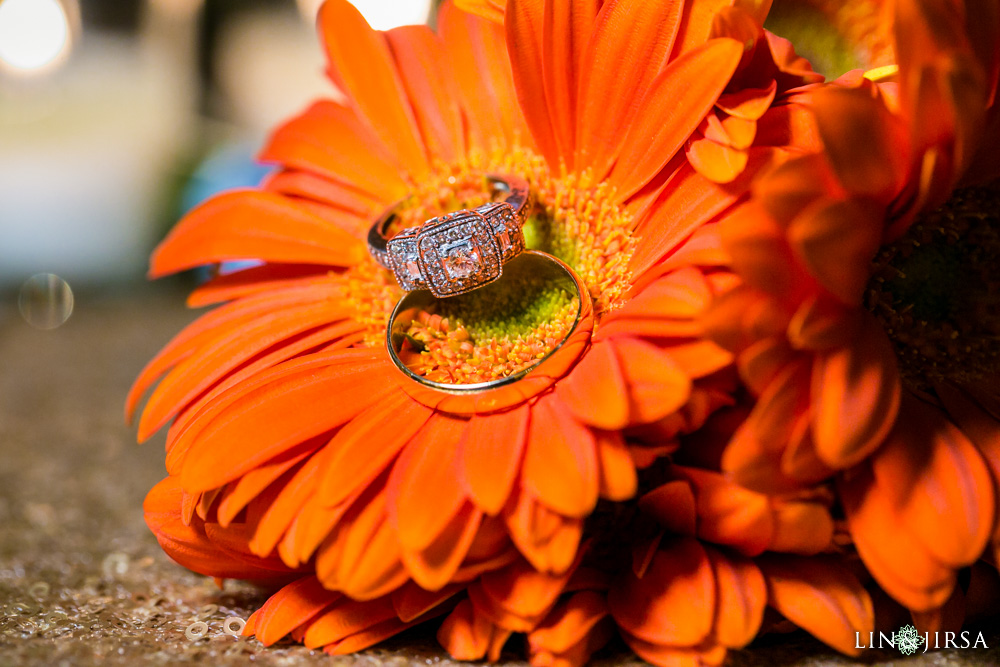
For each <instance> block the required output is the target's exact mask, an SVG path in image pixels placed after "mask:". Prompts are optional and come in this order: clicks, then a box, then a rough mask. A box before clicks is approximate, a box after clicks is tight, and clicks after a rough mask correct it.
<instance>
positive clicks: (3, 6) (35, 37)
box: [0, 0, 70, 72]
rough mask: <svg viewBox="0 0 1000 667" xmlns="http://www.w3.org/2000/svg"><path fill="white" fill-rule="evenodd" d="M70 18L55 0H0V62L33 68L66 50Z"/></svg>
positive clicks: (43, 65)
mask: <svg viewBox="0 0 1000 667" xmlns="http://www.w3.org/2000/svg"><path fill="white" fill-rule="evenodd" d="M69 47H70V22H69V17H68V16H67V14H66V10H65V9H64V8H63V6H62V4H61V3H60V2H59V0H0V63H2V64H4V65H7V66H8V67H9V68H12V69H14V70H21V71H24V72H35V71H38V70H44V69H47V68H49V67H52V66H54V65H56V64H58V63H59V62H60V61H61V60H62V59H63V58H64V56H65V55H66V53H67V52H68V51H69Z"/></svg>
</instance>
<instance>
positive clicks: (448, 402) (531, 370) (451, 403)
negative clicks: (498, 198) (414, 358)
mask: <svg viewBox="0 0 1000 667" xmlns="http://www.w3.org/2000/svg"><path fill="white" fill-rule="evenodd" d="M507 269H508V271H507V274H506V277H505V279H509V280H512V281H516V280H517V279H518V277H519V276H526V275H530V276H534V277H541V278H542V279H544V280H546V281H551V282H550V284H562V285H565V287H566V289H567V291H569V292H570V293H571V294H573V295H575V297H576V298H577V303H578V304H579V308H578V309H577V312H576V318H575V320H574V322H573V325H572V326H571V327H570V330H569V333H567V334H566V336H565V337H564V338H563V340H562V341H561V342H560V343H559V344H558V345H556V346H555V347H554V348H552V349H551V350H550V351H549V352H548V353H547V354H546V355H545V356H544V357H543V358H542V359H539V360H538V361H537V362H536V363H535V364H534V365H533V366H529V367H528V368H524V369H522V370H520V371H518V372H516V373H513V374H511V375H508V376H506V377H502V378H498V379H496V380H490V381H487V382H477V383H475V384H447V383H442V382H435V381H433V380H428V379H427V378H425V377H423V376H422V375H419V374H418V373H416V372H414V371H413V369H411V368H410V367H409V366H407V365H406V364H405V363H404V362H403V360H402V359H401V358H400V356H399V351H400V349H401V348H402V346H403V344H404V342H405V341H406V340H408V337H407V335H406V329H407V327H408V326H409V325H410V323H411V322H412V321H413V320H414V318H415V317H416V315H417V313H419V312H420V311H421V310H424V309H425V308H426V307H427V306H428V305H430V304H431V303H433V301H434V298H433V297H432V295H431V294H430V293H429V292H427V291H424V290H421V291H415V292H410V293H409V294H406V295H404V296H403V298H402V299H400V300H399V302H398V303H397V304H396V307H395V308H394V309H393V311H392V315H391V316H390V318H389V324H388V326H387V327H386V348H387V349H388V352H389V358H390V359H391V361H392V363H393V365H395V366H396V368H397V369H399V370H400V371H402V373H401V375H399V376H398V377H399V383H400V386H401V387H402V388H403V390H404V391H406V392H407V393H408V394H409V395H410V396H411V397H412V398H414V399H415V400H417V401H419V402H420V403H422V404H424V405H426V406H428V407H431V408H434V409H437V410H444V411H447V412H450V413H452V414H483V413H486V412H495V411H498V410H503V409H505V408H509V407H511V406H514V405H517V404H519V403H521V402H523V401H525V400H527V399H529V398H532V397H533V396H536V395H538V394H540V393H541V392H543V391H545V390H546V389H548V388H549V387H551V386H552V384H553V383H554V381H555V380H556V379H558V378H560V377H562V376H563V375H565V374H566V372H567V371H569V369H570V368H571V367H572V366H573V364H574V363H575V362H576V360H577V359H578V358H579V357H580V355H581V354H582V353H583V352H584V351H585V350H586V349H587V346H588V345H589V344H590V337H591V335H592V334H593V331H594V305H593V302H592V300H591V298H590V293H589V291H588V290H587V287H586V285H585V284H584V283H583V280H582V279H581V278H580V277H579V276H578V275H577V274H576V273H575V272H574V271H573V270H572V269H571V268H570V267H568V266H567V265H566V264H564V263H563V262H561V261H559V260H558V259H556V258H555V257H553V256H551V255H549V254H546V253H544V252H538V251H536V250H526V251H525V252H523V253H521V254H520V255H518V256H517V257H516V258H515V259H513V260H512V261H511V262H510V263H509V264H508V266H507Z"/></svg>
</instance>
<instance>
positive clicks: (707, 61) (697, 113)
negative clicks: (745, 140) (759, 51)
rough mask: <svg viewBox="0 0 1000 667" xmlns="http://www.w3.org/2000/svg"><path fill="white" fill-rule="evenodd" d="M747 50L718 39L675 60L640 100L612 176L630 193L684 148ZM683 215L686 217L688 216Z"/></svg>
mask: <svg viewBox="0 0 1000 667" xmlns="http://www.w3.org/2000/svg"><path fill="white" fill-rule="evenodd" d="M742 55H743V47H742V45H741V44H740V43H739V42H737V41H735V40H731V39H713V40H710V41H709V42H707V43H705V44H703V45H701V46H699V47H697V48H695V49H692V50H691V51H689V52H687V53H685V54H684V55H682V56H681V57H679V58H677V59H676V60H673V61H671V62H670V63H669V64H668V65H667V66H666V67H665V68H664V70H663V72H661V73H660V74H659V75H658V76H657V77H656V79H654V80H653V82H652V83H651V84H650V89H649V92H648V93H647V94H646V96H645V97H644V98H643V99H642V101H641V102H640V103H639V109H638V111H637V112H636V116H637V120H636V122H634V123H632V125H631V127H630V128H629V131H628V134H627V135H626V136H625V139H624V140H623V143H622V147H621V152H622V157H621V158H620V159H619V160H618V161H617V162H616V163H615V166H614V169H612V171H611V174H610V176H609V177H608V178H609V181H610V182H611V183H612V185H614V186H615V187H616V188H618V192H619V196H621V197H622V198H627V197H629V196H630V195H632V194H634V193H636V192H638V191H639V190H640V189H641V188H642V187H643V186H644V185H646V183H648V182H649V181H650V180H651V179H652V178H653V177H654V176H655V175H656V174H657V173H658V172H659V171H660V170H661V169H662V168H663V166H664V165H666V164H667V163H668V162H670V160H671V158H673V156H674V155H675V154H676V153H677V151H678V150H680V149H681V148H682V147H683V146H684V143H685V142H686V141H687V139H688V137H689V136H690V135H691V133H692V132H693V131H694V130H695V128H697V127H698V124H699V123H700V122H701V119H702V118H704V117H705V114H707V113H708V112H709V111H711V109H712V107H713V106H714V105H715V102H716V100H717V99H718V97H719V94H720V93H721V92H722V91H723V89H725V87H726V85H727V84H728V82H729V78H730V77H731V76H732V74H733V72H734V71H736V66H737V65H738V64H739V62H740V57H741V56H742ZM682 219H683V218H682Z"/></svg>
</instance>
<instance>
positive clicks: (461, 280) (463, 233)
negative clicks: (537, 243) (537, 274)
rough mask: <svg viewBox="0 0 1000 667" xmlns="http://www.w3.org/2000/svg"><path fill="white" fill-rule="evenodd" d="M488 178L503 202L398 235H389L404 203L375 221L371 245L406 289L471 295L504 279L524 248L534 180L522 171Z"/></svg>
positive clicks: (457, 213)
mask: <svg viewBox="0 0 1000 667" xmlns="http://www.w3.org/2000/svg"><path fill="white" fill-rule="evenodd" d="M484 178H485V179H486V184H487V185H488V186H489V188H490V189H491V190H492V191H493V195H494V197H497V196H501V195H505V196H504V199H503V201H496V202H490V203H488V204H483V205H482V206H479V207H477V208H474V209H472V210H468V209H462V210H460V211H455V212H453V213H448V214H445V215H440V216H438V217H436V218H431V219H430V220H428V221H427V222H425V223H424V224H422V225H419V226H417V227H407V228H406V229H404V230H402V231H400V232H399V233H398V234H396V235H395V236H393V237H392V238H388V236H387V234H388V230H389V228H390V227H391V226H392V223H393V222H395V220H396V217H397V211H398V208H399V205H398V204H397V205H396V206H393V207H392V208H390V209H388V210H387V211H386V212H385V213H383V214H382V216H381V217H380V218H379V219H378V220H376V221H375V224H373V225H372V227H371V229H370V230H369V231H368V250H369V252H371V255H372V257H373V258H374V259H375V261H376V262H378V263H379V264H380V265H381V266H383V267H384V268H386V269H389V270H390V271H392V273H393V275H394V276H395V277H396V282H398V283H399V286H400V287H402V288H403V289H404V290H406V291H407V292H412V291H414V290H421V289H426V290H430V292H431V294H433V295H434V296H435V297H438V298H444V297H449V296H455V295H458V294H465V293H466V292H471V291H472V290H474V289H477V288H479V287H482V286H483V285H488V284H489V283H491V282H493V281H494V280H496V279H498V278H499V277H500V276H501V274H502V273H503V265H504V264H506V263H507V262H509V261H510V260H512V259H513V258H514V257H517V256H518V255H519V254H520V253H521V252H523V251H524V232H523V231H522V229H521V228H522V227H523V226H524V223H525V221H526V220H527V218H528V211H529V209H530V208H531V201H530V199H531V195H530V190H529V189H528V182H527V181H525V180H524V179H523V178H518V177H517V176H497V175H487V176H485V177H484Z"/></svg>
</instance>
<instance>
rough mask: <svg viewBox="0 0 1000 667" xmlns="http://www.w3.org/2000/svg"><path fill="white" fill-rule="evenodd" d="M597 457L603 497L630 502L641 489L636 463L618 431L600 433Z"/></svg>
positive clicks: (597, 437)
mask: <svg viewBox="0 0 1000 667" xmlns="http://www.w3.org/2000/svg"><path fill="white" fill-rule="evenodd" d="M595 436H596V441H597V457H598V463H599V464H600V467H601V488H600V492H601V497H602V498H605V499H607V500H616V501H622V500H628V499H629V498H631V497H633V496H634V495H635V493H636V491H637V490H638V488H639V478H638V475H637V474H636V472H635V463H634V462H633V461H632V457H631V455H630V454H629V450H628V447H627V446H626V445H625V438H624V437H623V436H622V435H621V433H619V432H617V431H598V432H597V433H596V434H595Z"/></svg>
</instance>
